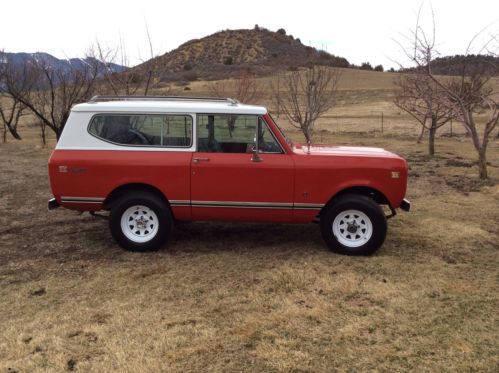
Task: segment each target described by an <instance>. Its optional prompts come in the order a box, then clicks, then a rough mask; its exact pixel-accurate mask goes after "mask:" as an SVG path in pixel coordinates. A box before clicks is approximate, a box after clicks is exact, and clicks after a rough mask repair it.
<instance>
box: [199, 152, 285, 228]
mask: <svg viewBox="0 0 499 373" xmlns="http://www.w3.org/2000/svg"><path fill="white" fill-rule="evenodd" d="M260 158H261V160H262V161H261V162H254V161H252V160H251V154H247V153H193V156H192V161H191V203H192V218H193V219H194V220H229V221H255V222H291V221H292V217H293V209H292V206H293V188H294V187H293V185H294V162H293V159H292V157H291V156H289V155H287V154H260Z"/></svg>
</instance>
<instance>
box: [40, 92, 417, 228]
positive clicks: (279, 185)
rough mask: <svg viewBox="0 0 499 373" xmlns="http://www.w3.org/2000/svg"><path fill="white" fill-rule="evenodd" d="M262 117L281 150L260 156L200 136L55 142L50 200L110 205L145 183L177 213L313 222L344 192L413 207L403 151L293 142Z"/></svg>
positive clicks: (79, 206) (186, 217)
mask: <svg viewBox="0 0 499 373" xmlns="http://www.w3.org/2000/svg"><path fill="white" fill-rule="evenodd" d="M173 102H175V101H173ZM99 110H100V108H99V107H97V108H95V112H101V111H99ZM131 111H132V112H133V111H134V110H133V109H131ZM102 112H109V109H108V108H107V109H106V108H102ZM120 112H121V111H120ZM77 115H78V113H77V112H75V113H72V114H71V116H77ZM209 119H210V118H208V120H209ZM198 120H199V119H198ZM260 120H263V122H265V124H266V125H267V127H266V128H267V129H268V130H269V131H270V132H271V133H272V135H273V137H274V139H275V140H276V141H277V142H278V144H279V146H280V147H281V149H282V151H281V152H279V153H268V154H266V153H265V152H261V153H259V154H258V157H259V159H258V161H255V160H254V158H253V156H254V154H253V155H252V154H248V153H247V152H244V153H225V152H207V151H203V149H200V148H199V146H198V147H197V148H196V143H195V141H194V140H193V141H192V142H193V148H192V149H193V151H169V152H164V151H159V150H158V151H155V150H154V149H152V150H151V149H150V148H147V149H145V148H144V149H140V147H139V148H133V149H128V148H127V147H125V148H123V149H120V150H118V151H117V150H116V149H114V148H112V150H111V149H99V148H98V147H97V148H96V147H93V148H92V149H88V148H85V147H82V149H77V148H75V147H74V146H68V147H67V148H65V147H63V146H61V147H57V148H56V149H55V150H54V151H53V153H52V156H51V157H50V160H49V175H50V184H51V186H52V192H53V195H54V197H55V201H54V200H52V202H51V204H50V206H51V207H55V206H57V205H60V206H63V207H65V208H68V209H73V210H78V211H92V212H95V211H99V210H110V209H112V207H113V203H114V202H115V201H116V200H117V199H119V198H121V197H122V196H123V195H124V194H125V193H133V191H137V190H141V191H146V192H150V193H156V194H158V195H161V196H162V197H163V198H164V200H165V201H166V204H167V206H168V208H169V209H170V212H171V216H172V218H173V219H174V220H179V221H213V220H218V221H230V222H277V223H309V222H313V221H318V220H320V218H321V214H322V213H323V212H324V211H325V210H326V209H327V208H328V207H329V206H330V205H331V204H332V203H333V202H334V201H335V199H336V198H338V196H342V195H345V194H347V195H353V194H358V195H361V196H365V197H368V198H370V199H372V200H373V201H375V202H376V203H377V204H385V205H387V206H388V207H389V208H390V210H391V211H392V212H394V211H395V209H396V208H399V207H402V208H404V209H406V210H408V209H409V203H408V202H407V201H405V200H404V197H405V193H406V187H407V164H406V161H405V160H404V159H403V158H401V157H399V156H397V155H395V154H393V153H390V152H388V151H385V150H383V149H378V148H363V147H345V146H326V145H313V146H310V147H307V146H301V145H293V144H291V143H288V141H287V140H286V138H285V137H284V135H283V134H282V132H281V131H280V129H279V128H278V127H277V125H276V124H275V122H274V121H273V120H272V118H271V116H270V115H269V114H268V113H266V112H265V113H263V114H261V115H260ZM71 121H72V117H70V119H69V121H68V126H69V125H71ZM68 126H67V127H68ZM199 128H203V127H201V126H200V127H199ZM241 128H242V127H241ZM67 130H68V129H65V131H67ZM198 131H200V130H199V129H198ZM208 136H209V135H208ZM193 137H194V136H193ZM255 138H256V135H255ZM62 140H64V133H63V137H62V138H61V141H62ZM199 141H200V140H199ZM257 151H258V150H257ZM253 152H254V151H253ZM383 238H384V237H383Z"/></svg>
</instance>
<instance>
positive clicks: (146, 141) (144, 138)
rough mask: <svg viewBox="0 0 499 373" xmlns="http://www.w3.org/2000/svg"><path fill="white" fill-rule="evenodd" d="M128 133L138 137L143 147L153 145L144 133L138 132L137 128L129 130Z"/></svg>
mask: <svg viewBox="0 0 499 373" xmlns="http://www.w3.org/2000/svg"><path fill="white" fill-rule="evenodd" d="M128 132H130V133H133V135H134V136H135V137H137V138H138V139H139V140H140V142H141V143H142V144H143V145H152V143H151V141H149V140H148V139H147V137H145V136H144V134H143V133H142V132H140V131H138V130H136V129H135V128H129V129H128Z"/></svg>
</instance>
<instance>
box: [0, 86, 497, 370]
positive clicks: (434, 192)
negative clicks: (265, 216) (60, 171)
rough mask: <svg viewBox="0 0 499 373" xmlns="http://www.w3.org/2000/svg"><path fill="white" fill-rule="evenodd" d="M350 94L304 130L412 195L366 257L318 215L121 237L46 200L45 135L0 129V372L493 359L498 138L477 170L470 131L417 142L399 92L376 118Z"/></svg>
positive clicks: (429, 364) (408, 364)
mask: <svg viewBox="0 0 499 373" xmlns="http://www.w3.org/2000/svg"><path fill="white" fill-rule="evenodd" d="M357 94H358V95H359V97H362V93H361V92H357ZM380 97H382V94H381V93H380ZM359 100H360V101H362V100H361V99H359ZM380 100H381V101H383V100H384V99H383V98H381V99H380ZM354 101H355V100H353V99H352V95H348V97H347V99H346V101H345V103H344V104H343V106H341V107H339V108H338V109H337V111H334V112H332V113H331V117H329V119H328V118H325V119H324V120H323V121H321V123H320V124H319V127H318V132H317V136H316V138H317V139H318V140H320V141H321V142H330V143H337V144H357V145H370V146H381V147H385V148H387V149H389V150H391V151H394V152H396V153H398V154H400V155H402V156H404V157H406V158H407V160H408V162H409V165H410V177H409V190H408V195H407V197H408V198H409V199H410V200H411V202H412V211H411V212H410V213H403V212H400V213H399V214H398V215H397V216H396V217H395V218H393V219H391V220H390V221H389V232H388V236H387V240H386V242H385V244H384V246H383V247H382V248H381V250H380V251H379V252H377V253H376V254H375V255H374V256H371V257H346V256H341V255H337V254H334V253H332V252H330V251H328V250H327V248H326V247H325V245H324V244H323V242H322V240H321V237H320V232H319V229H318V226H317V225H314V224H310V225H298V226H291V225H260V224H224V223H192V224H184V225H180V226H177V227H176V228H175V230H174V237H173V239H172V240H171V242H170V244H169V245H168V246H167V247H165V248H163V249H162V250H160V251H158V252H155V253H146V254H140V253H129V252H124V251H122V250H121V249H120V248H119V247H118V246H117V245H116V244H115V243H114V242H113V240H112V238H111V236H110V233H109V231H108V228H107V222H106V221H104V220H102V219H98V218H93V217H91V216H89V215H88V214H83V215H78V214H76V213H75V212H71V211H67V210H63V209H58V210H55V211H51V212H48V211H47V209H46V201H47V199H48V198H49V197H50V188H49V184H48V179H47V169H46V163H47V159H48V157H49V154H50V149H51V146H52V145H53V142H51V145H49V146H48V147H46V148H44V147H41V146H40V145H38V141H37V138H36V134H34V133H32V132H29V133H27V134H26V140H24V141H22V142H19V143H17V142H13V141H10V142H8V143H7V144H0V372H4V371H5V372H33V371H48V372H58V371H72V370H76V371H91V372H110V371H126V372H157V371H255V372H257V371H258V372H261V371H270V372H272V371H276V372H277V371H297V372H298V371H300V372H305V371H310V372H312V371H313V372H331V371H348V372H357V371H367V370H377V371H390V372H391V371H409V370H414V371H447V372H456V371H485V372H487V371H490V372H497V371H498V370H499V355H498V351H499V317H498V312H497V310H498V309H499V292H498V290H499V286H498V285H499V270H498V269H499V226H498V222H499V208H498V207H499V183H498V182H499V144H498V142H497V141H495V142H492V143H491V144H490V149H489V153H488V154H489V157H488V158H489V162H490V165H489V167H490V169H489V173H490V175H491V180H489V181H487V182H481V181H479V180H478V179H477V167H476V162H475V159H476V156H475V153H474V150H473V149H472V147H471V143H470V141H469V139H467V138H465V137H464V136H458V137H452V138H450V137H448V136H445V134H446V131H448V130H449V129H447V128H446V129H442V131H441V136H440V137H439V138H438V140H437V155H436V156H435V157H434V158H429V157H428V156H427V155H426V144H425V143H424V142H423V143H421V144H417V143H416V141H415V140H416V136H417V127H415V126H414V125H413V124H408V122H404V120H405V119H402V117H400V120H399V119H397V118H398V115H399V114H397V112H396V110H395V109H393V107H392V108H391V109H390V106H389V105H388V104H387V103H386V102H385V103H383V102H381V101H380V103H379V105H382V107H386V108H387V109H386V112H387V118H388V119H387V122H386V125H387V126H388V127H387V128H388V130H386V131H385V132H384V133H383V134H381V133H380V131H379V130H377V128H378V126H379V117H378V114H377V113H378V112H379V110H378V109H379V107H380V106H379V105H377V104H376V103H375V102H376V101H375V100H372V101H369V102H366V103H365V104H364V105H363V106H362V108H361V107H360V106H359V105H361V102H360V103H359V104H356V103H355V102H354ZM385 101H386V100H385ZM349 105H353V106H349ZM383 105H385V106H383ZM349 107H350V109H349ZM370 107H372V108H375V109H376V110H375V111H374V109H373V110H371V109H370ZM362 111H364V114H363V115H364V118H365V121H366V126H367V127H363V128H364V131H362V132H359V131H357V130H358V128H357V127H352V126H350V125H349V124H348V123H350V121H352V122H353V121H355V120H354V119H352V118H353V117H355V115H354V113H360V114H362ZM360 114H359V115H360ZM390 118H391V119H390ZM385 119H386V118H385ZM329 123H332V125H329ZM356 123H358V122H357V121H356ZM358 126H359V128H360V127H361V125H358ZM404 126H405V127H404ZM366 128H367V130H366ZM397 128H398V130H397ZM390 129H392V130H391V131H390ZM287 132H288V133H290V134H291V137H293V138H295V139H300V136H299V134H298V133H297V132H296V131H292V130H290V129H289V128H288V131H287Z"/></svg>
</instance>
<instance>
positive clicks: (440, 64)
mask: <svg viewBox="0 0 499 373" xmlns="http://www.w3.org/2000/svg"><path fill="white" fill-rule="evenodd" d="M431 67H432V70H433V73H434V74H437V75H461V74H462V72H463V68H464V69H465V71H466V74H468V75H470V74H473V73H474V72H477V71H483V70H485V71H488V72H489V73H490V74H491V75H499V57H494V56H486V55H480V54H478V55H476V54H469V55H466V56H465V55H455V56H444V57H438V58H436V59H435V60H434V61H433V62H432V66H431ZM416 70H417V68H410V69H404V70H403V71H416Z"/></svg>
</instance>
